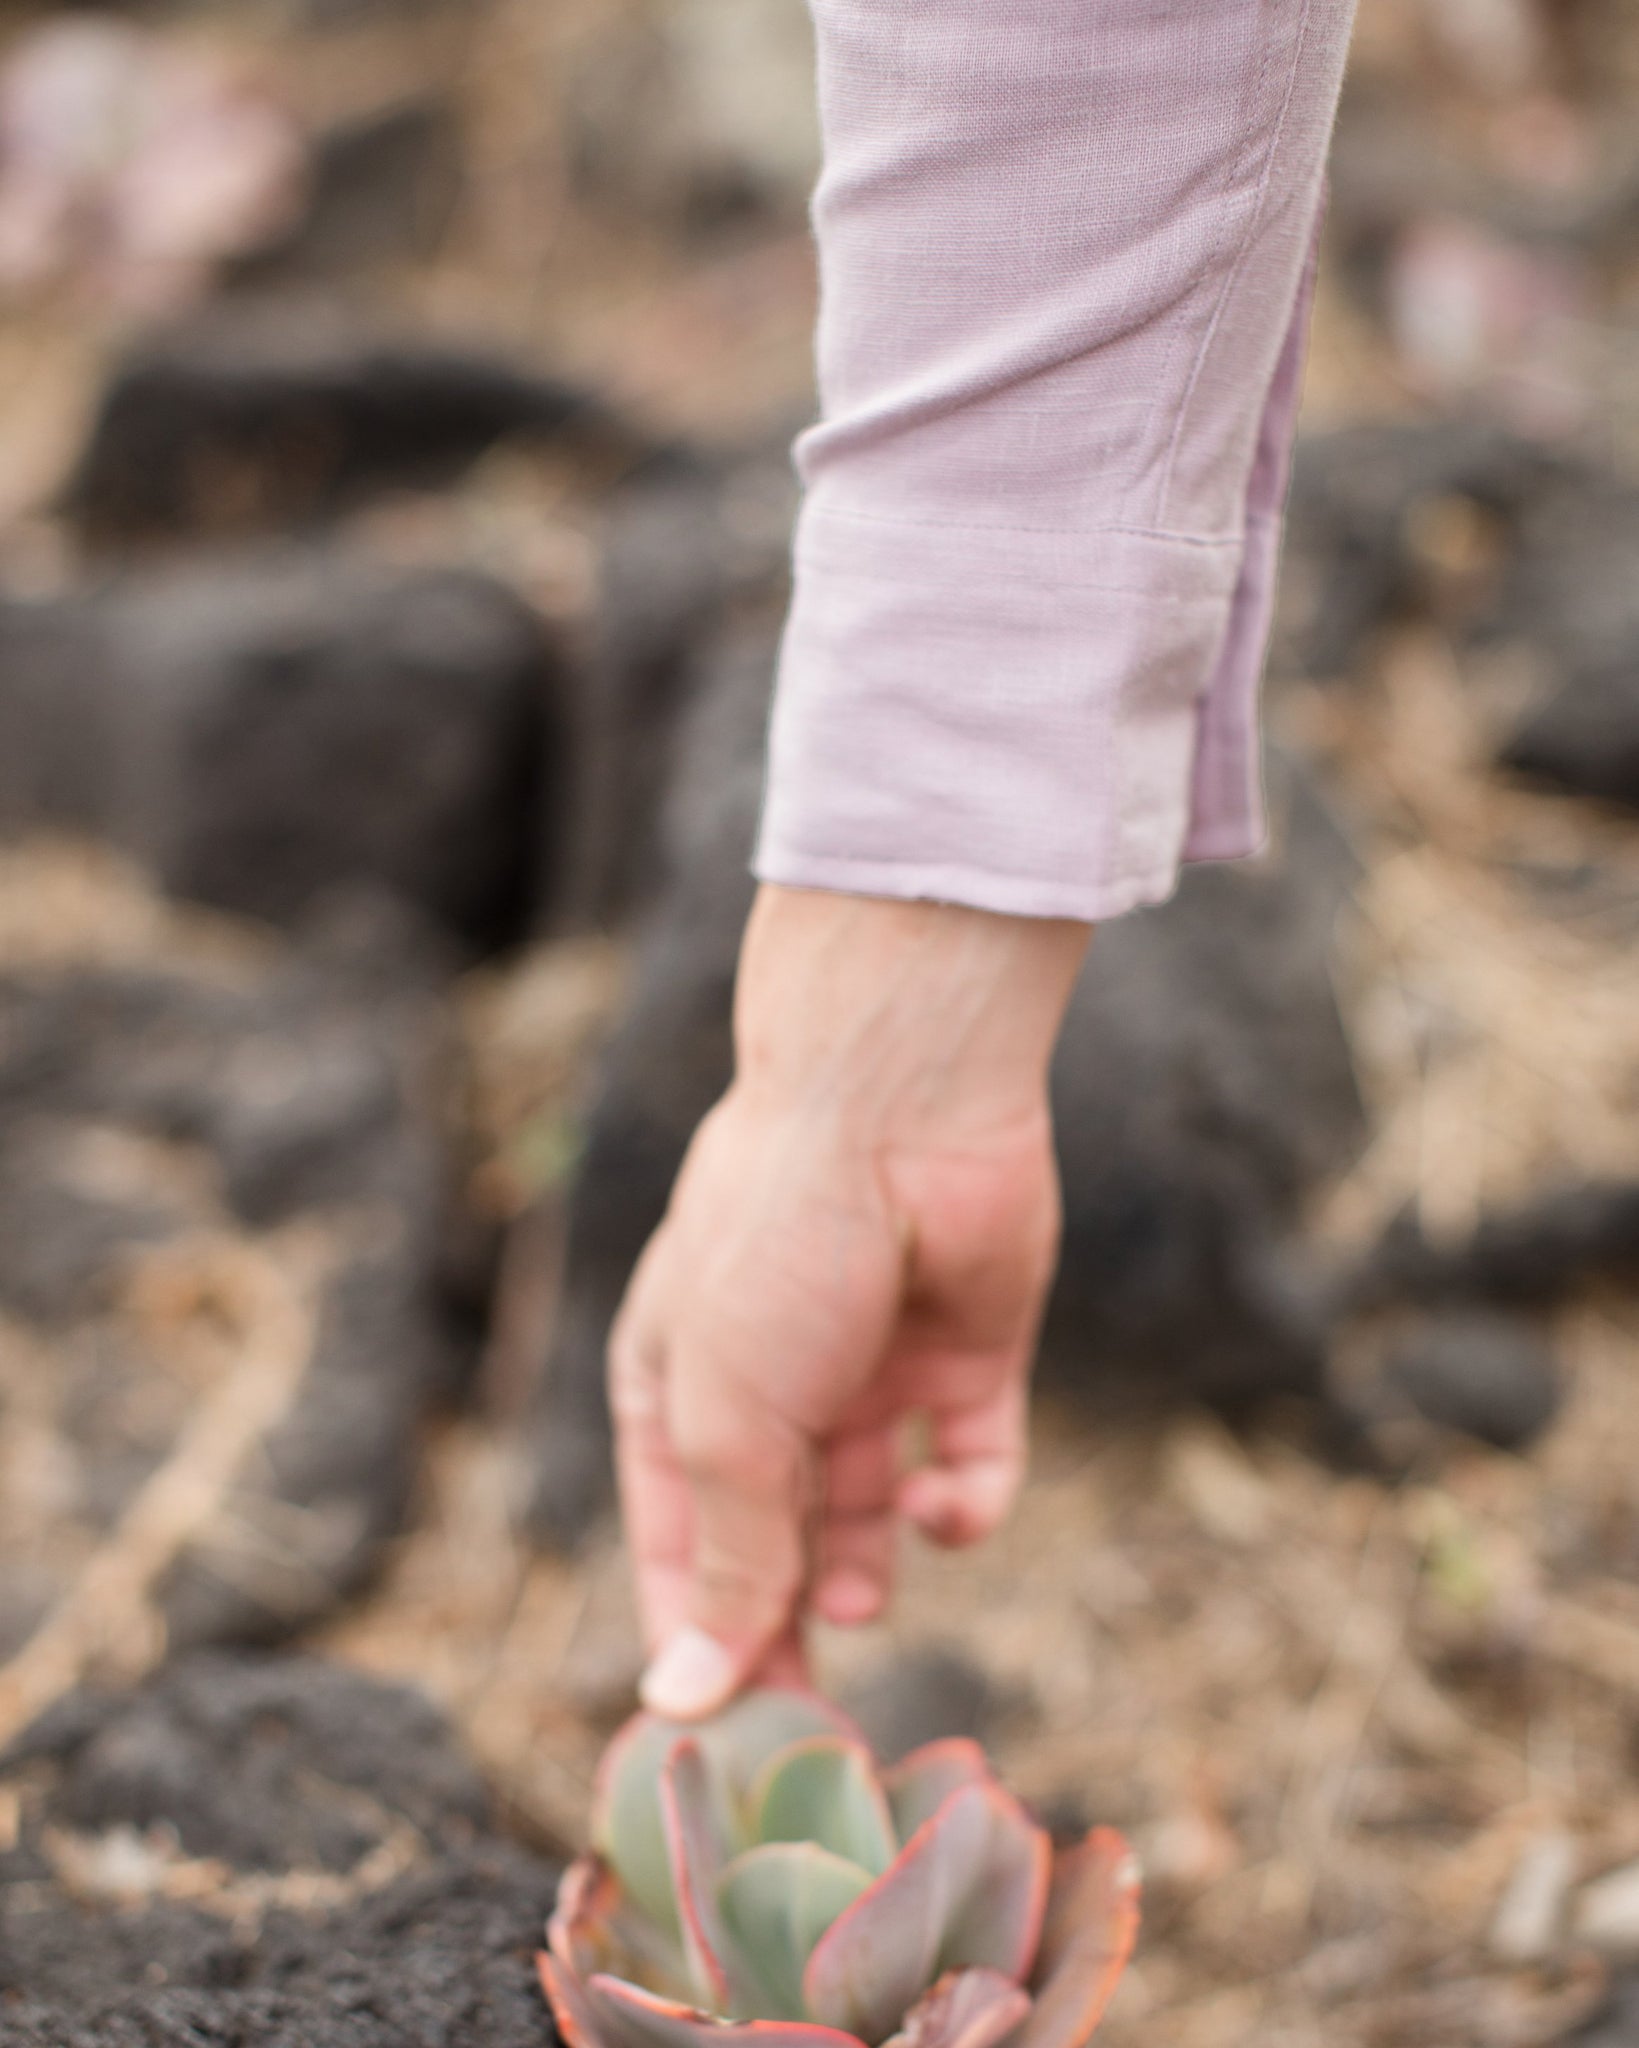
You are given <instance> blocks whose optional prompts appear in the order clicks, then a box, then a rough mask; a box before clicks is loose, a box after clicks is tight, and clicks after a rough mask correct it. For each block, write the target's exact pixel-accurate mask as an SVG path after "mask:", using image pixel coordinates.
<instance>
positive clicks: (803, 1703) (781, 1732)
mask: <svg viewBox="0 0 1639 2048" xmlns="http://www.w3.org/2000/svg"><path fill="white" fill-rule="evenodd" d="M693 1732H694V1733H696V1734H698V1736H699V1739H700V1743H701V1746H702V1747H703V1748H704V1750H705V1752H706V1755H707V1757H708V1758H709V1760H710V1761H711V1763H712V1765H713V1766H714V1767H715V1768H716V1769H717V1770H718V1771H720V1772H722V1774H723V1776H724V1779H725V1781H726V1782H727V1783H728V1784H729V1785H730V1786H731V1787H732V1788H733V1791H734V1793H735V1794H736V1795H737V1796H738V1797H739V1798H741V1799H744V1798H746V1796H747V1795H748V1794H749V1793H750V1791H751V1788H752V1786H753V1784H754V1783H755V1782H756V1779H757V1776H758V1773H759V1772H760V1771H761V1770H762V1769H763V1766H764V1765H765V1764H766V1763H767V1762H768V1761H769V1759H770V1758H771V1757H772V1756H774V1755H775V1754H776V1752H778V1751H780V1750H782V1749H789V1748H790V1747H791V1745H792V1744H793V1743H797V1742H808V1741H810V1740H812V1739H813V1738H814V1737H815V1736H821V1735H829V1736H834V1737H840V1738H842V1739H843V1740H845V1741H852V1742H858V1740H859V1731H858V1729H857V1728H855V1726H854V1724H853V1723H852V1721H850V1720H849V1719H848V1716H847V1715H846V1714H845V1713H843V1712H842V1710H841V1708H840V1707H833V1706H832V1705H831V1703H830V1702H829V1701H828V1700H822V1699H820V1698H819V1697H818V1695H817V1694H815V1693H806V1692H796V1691H782V1690H780V1689H779V1688H776V1687H766V1688H764V1689H763V1690H761V1691H758V1692H748V1693H742V1694H741V1696H740V1697H739V1698H738V1699H737V1700H736V1701H735V1702H734V1703H733V1705H732V1706H730V1707H726V1708H725V1709H724V1711H723V1712H722V1713H721V1714H719V1715H718V1716H717V1718H716V1719H715V1720H714V1721H708V1722H707V1723H706V1724H705V1725H704V1726H703V1727H702V1728H699V1729H698V1730H695V1731H693Z"/></svg>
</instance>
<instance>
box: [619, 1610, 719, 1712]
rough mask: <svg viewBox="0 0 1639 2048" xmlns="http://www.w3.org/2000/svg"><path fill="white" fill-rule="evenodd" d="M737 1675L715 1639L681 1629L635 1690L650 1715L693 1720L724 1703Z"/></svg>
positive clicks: (701, 1633) (704, 1634)
mask: <svg viewBox="0 0 1639 2048" xmlns="http://www.w3.org/2000/svg"><path fill="white" fill-rule="evenodd" d="M738 1676H739V1672H738V1670H737V1669H736V1667H735V1663H734V1659H733V1658H732V1657H731V1656H730V1655H729V1653H728V1651H727V1650H725V1649H724V1648H723V1646H722V1644H721V1643H720V1642H718V1641H717V1639H716V1637H715V1636H708V1635H707V1634H706V1632H705V1630H704V1629H699V1628H685V1629H682V1630H680V1631H679V1632H678V1634H676V1635H675V1636H673V1637H672V1639H671V1641H670V1642H669V1643H668V1644H667V1645H666V1647H665V1648H664V1649H663V1650H662V1651H661V1653H660V1655H659V1656H658V1657H656V1659H655V1660H654V1662H653V1663H652V1664H651V1665H650V1666H649V1668H648V1670H647V1671H646V1672H645V1673H644V1674H643V1683H642V1685H641V1686H640V1687H639V1688H638V1690H639V1692H640V1693H641V1694H642V1696H643V1704H644V1705H645V1706H646V1707H647V1708H648V1709H649V1711H650V1713H651V1714H664V1715H665V1717H666V1719H667V1720H668V1721H697V1720H699V1719H700V1717H701V1716H702V1715H703V1714H710V1713H713V1712H714V1711H715V1710H716V1709H717V1708H718V1707H721V1706H723V1705H725V1704H726V1703H727V1701H728V1699H729V1697H730V1695H731V1694H732V1693H733V1691H734V1685H735V1681H736V1679H737V1678H738Z"/></svg>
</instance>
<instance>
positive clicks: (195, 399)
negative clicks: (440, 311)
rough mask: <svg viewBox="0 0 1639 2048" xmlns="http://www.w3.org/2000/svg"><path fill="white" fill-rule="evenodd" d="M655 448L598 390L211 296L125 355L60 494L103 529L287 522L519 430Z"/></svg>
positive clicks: (87, 523)
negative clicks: (200, 310)
mask: <svg viewBox="0 0 1639 2048" xmlns="http://www.w3.org/2000/svg"><path fill="white" fill-rule="evenodd" d="M514 437H518V438H523V439H528V440H542V439H545V440H550V441H553V442H557V441H559V440H562V439H563V438H565V437H570V438H574V439H579V440H581V441H585V442H586V443H588V444H590V445H591V446H593V447H594V448H596V449H598V450H600V451H603V452H604V453H606V454H611V453H612V454H615V455H618V456H619V457H620V458H621V459H623V460H626V461H630V460H635V459H637V458H639V457H641V456H643V455H646V454H647V453H649V452H650V451H649V448H648V445H647V444H644V443H640V442H638V441H637V440H636V439H635V438H634V437H633V435H632V434H631V433H630V432H629V430H627V429H626V428H625V427H624V426H623V425H621V423H619V422H618V421H616V420H615V419H614V418H613V417H612V416H611V415H610V413H609V412H608V410H607V409H606V408H605V407H604V406H602V405H601V404H600V403H599V402H598V401H597V400H595V399H593V398H591V397H589V396H588V395H587V394H586V393H584V392H581V391H577V390H573V389H570V388H569V387H567V386H564V385H561V384H558V383H555V382H553V381H552V380H551V379H549V378H542V377H538V376H534V375H532V374H530V373H529V372H527V371H523V370H520V369H517V368H515V367H514V366H513V365H512V364H510V363H508V362H506V361H504V360H502V359H500V358H497V357H493V356H490V355H487V354H484V353H483V352H481V351H478V350H475V349H463V348H456V347H444V346H440V345H438V344H436V343H434V342H429V341H417V340H411V339H403V338H398V337H394V336H388V335H381V334H376V333H371V332H369V331H361V330H359V329H357V328H356V327H350V326H347V325H343V324H340V323H338V321H337V319H336V317H335V316H334V314H333V313H331V312H329V311H327V310H324V309H322V308H315V307H314V306H311V305H308V304H305V303H291V304H283V303H281V304H276V305H271V306H270V305H268V304H265V303H263V302H261V301H250V302H246V303H244V304H240V305H230V306H229V307H228V308H226V309H222V308H216V309H212V310H211V311H210V312H208V313H206V314H204V315H201V316H199V317H198V318H197V319H195V320H193V321H191V322H189V323H186V324H184V325H181V326H178V327H176V328H173V329H170V330H168V331H165V332H162V333H159V334H156V335H153V336H151V337H148V338H145V339H144V340H142V341H141V342H139V343H138V344H136V345H135V347H133V349H132V350H131V352H130V353H129V354H128V355H127V356H126V358H125V359H124V360H123V361H122V362H121V363H120V364H119V365H118V366H117V367H116V369H115V371H114V373H113V376H112V378H111V380H110V382H109V384H108V387H107V389H106V391H105V392H104V394H103V397H102V401H101V404H100V406H99V408H98V411H97V415H96V418H95V420H94V422H93V425H92V429H91V435H90V439H89V441H88V443H87V445H86V448H85V450H84V453H83V454H82V456H81V458H80V461H79V464H78V466H77V468H76V471H75V474H74V476H73V478H72V480H71V482H70V484H69V486H68V490H67V496H66V504H67V509H68V510H69V511H70V512H71V513H72V515H73V517H74V518H75V520H76V522H77V523H78V524H79V526H80V527H81V529H82V530H83V531H84V532H85V534H86V535H87V536H88V537H89V538H90V539H92V540H93V541H95V542H98V543H101V544H121V543H129V542H133V541H143V540H154V539H158V538H164V537H166V536H173V537H174V536H184V537H185V536H198V537H209V538H212V539H220V538H221V537H222V536H223V535H224V534H226V533H247V532H255V531H262V530H267V529H271V528H279V527H288V526H292V525H297V524H300V523H302V522H304V521H308V520H311V519H315V518H319V517H322V516H325V515H328V514H331V513H334V512H336V511H339V510H343V509H345V508H346V507H347V506H349V505H351V504H355V503H357V502H358V501H359V500H360V499H362V498H366V497H368V496H369V495H370V494H372V493H374V492H377V491H380V490H383V489H386V488H393V487H401V486H409V485H414V486H422V487H428V486H433V485H437V484H441V483H447V482H449V481H451V480H452V479H454V478H455V477H457V476H459V475H460V474H461V472H462V471H463V470H464V469H466V468H467V467H468V466H469V465H470V464H471V463H472V462H473V461H475V460H476V459H477V457H479V456H481V455H483V454H484V453H485V452H486V451H487V450H488V449H490V448H492V447H493V446H494V445H495V444H496V443H497V442H499V441H501V440H503V439H508V438H514Z"/></svg>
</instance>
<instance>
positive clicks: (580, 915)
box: [543, 437, 797, 929]
mask: <svg viewBox="0 0 1639 2048" xmlns="http://www.w3.org/2000/svg"><path fill="white" fill-rule="evenodd" d="M796 496H797V494H796V481H795V477H794V475H793V472H792V468H791V461H790V455H789V452H788V448H787V443H786V439H785V437H781V438H780V439H779V442H778V444H777V445H776V446H771V447H769V448H767V449H766V450H751V451H748V452H747V453H745V454H742V455H740V456H737V457H730V458H724V459H721V460H718V461H711V460H707V459H705V458H700V459H697V460H692V461H689V462H687V463H685V462H683V461H681V460H679V461H678V462H676V463H674V464H673V465H672V466H671V467H670V468H669V470H668V471H667V472H666V473H664V474H657V473H654V472H650V473H647V474H645V475H643V476H640V477H638V478H635V479H633V480H631V481H629V482H628V483H626V484H625V485H623V486H622V487H621V488H619V489H618V490H617V491H615V492H614V493H613V494H612V496H611V499H610V501H609V505H608V511H607V519H606V524H605V529H604V538H603V547H602V556H601V562H600V569H599V587H598V592H597V597H596V603H595V609H594V615H593V618H592V621H591V626H590V630H589V633H588V636H587V641H588V644H587V648H586V654H585V659H584V660H583V662H581V663H580V664H578V665H577V668H576V670H575V672H574V676H573V678H572V681H573V693H572V704H573V722H574V740H573V756H574V761H575V775H574V782H573V787H572V788H571V789H570V790H569V791H568V792H567V793H566V794H567V801H568V804H569V807H570V812H571V815H570V818H569V821H568V825H567V828H566V829H565V830H564V831H562V832H561V833H559V832H554V833H553V835H552V837H551V839H550V841H549V843H548V845H547V846H546V847H544V848H543V855H544V858H545V861H546V864H547V866H548V867H549V868H550V869H551V870H552V871H553V872H554V874H555V875H556V880H555V881H554V883H553V885H552V887H551V888H550V890H549V891H546V892H543V893H544V894H545V895H546V896H547V898H548V901H549V903H550V916H551V921H552V922H553V923H555V924H556V925H558V926H560V927H563V928H567V929H584V928H587V927H598V926H607V925H611V924H614V923H616V922H618V921H620V920H621V919H623V918H624V917H626V916H628V915H629V914H630V913H631V911H632V910H633V908H634V906H637V905H641V904H644V903H648V902H651V901H652V900H653V899H654V897H655V895H656V894H657V893H658V891H659V889H660V887H661V886H662V884H663V881H664V878H665V876H666V874H667V873H669V872H670V871H671V869H673V868H675V866H676V865H677V863H676V861H675V859H668V856H667V854H666V853H665V851H664V849H663V848H662V845H661V839H662V836H663V833H664V829H665V828H664V824H663V817H664V798H665V791H666V787H667V781H668V777H669V775H670V771H671V766H672V762H673V760H674V757H675V754H676V749H677V745H678V739H677V734H678V729H679V726H680V723H681V722H682V720H683V717H684V714H685V712H686V710H687V707H688V706H689V705H690V704H691V703H692V702H693V701H694V699H695V698H696V697H697V696H698V695H700V694H701V673H702V649H706V650H708V651H707V652H706V654H705V657H704V658H705V660H706V661H707V662H708V663H709V660H710V654H709V647H710V643H711V641H712V638H713V635H714V634H715V633H716V631H717V630H718V629H719V627H720V626H721V625H722V624H723V622H725V621H726V620H728V619H730V618H732V617H733V616H736V615H741V614H747V613H749V614H750V615H752V616H753V617H766V616H767V615H768V613H769V612H770V611H771V610H772V609H773V608H775V607H777V606H779V605H780V604H782V603H783V602H784V596H785V590H786V582H787V575H788V565H789V556H790V532H791V522H792V519H793V517H794V516H795V512H796ZM758 658H761V659H765V660H766V659H768V658H769V656H768V653H767V650H766V649H765V648H760V649H759V650H758ZM765 685H766V678H765Z"/></svg>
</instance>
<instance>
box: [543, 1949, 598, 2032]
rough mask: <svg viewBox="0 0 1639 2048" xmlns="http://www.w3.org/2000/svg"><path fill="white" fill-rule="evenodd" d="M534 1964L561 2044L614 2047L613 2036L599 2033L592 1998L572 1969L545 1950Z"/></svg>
mask: <svg viewBox="0 0 1639 2048" xmlns="http://www.w3.org/2000/svg"><path fill="white" fill-rule="evenodd" d="M535 1968H536V1970H537V1971H538V1972H539V1973H540V1979H541V1989H542V1990H543V1991H544V1992H545V1993H546V2002H547V2004H548V2005H549V2006H550V2007H551V2008H552V2018H553V2022H554V2023H555V2025H556V2026H557V2029H558V2034H559V2037H560V2039H561V2040H562V2041H563V2044H564V2048H616V2043H615V2042H614V2041H613V2040H608V2039H605V2038H604V2036H603V2035H601V2034H600V2033H599V2031H598V2024H597V2020H596V2018H595V2017H594V2015H593V2012H592V2001H591V1999H590V1998H589V1997H588V1995H587V1993H586V1990H585V1988H584V1987H583V1986H582V1985H581V1984H580V1983H579V1982H577V1980H576V1978H575V1976H574V1973H573V1972H572V1971H570V1970H568V1969H566V1968H565V1967H564V1966H563V1965H562V1964H561V1963H560V1962H559V1961H558V1959H557V1958H556V1957H555V1956H549V1955H544V1954H543V1955H538V1956H537V1957H536V1958H535Z"/></svg>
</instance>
